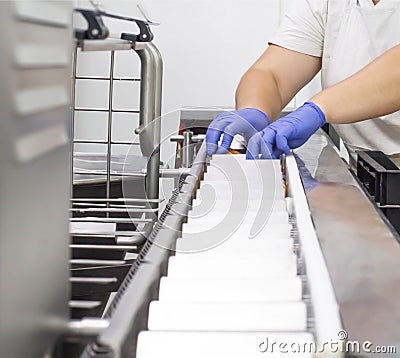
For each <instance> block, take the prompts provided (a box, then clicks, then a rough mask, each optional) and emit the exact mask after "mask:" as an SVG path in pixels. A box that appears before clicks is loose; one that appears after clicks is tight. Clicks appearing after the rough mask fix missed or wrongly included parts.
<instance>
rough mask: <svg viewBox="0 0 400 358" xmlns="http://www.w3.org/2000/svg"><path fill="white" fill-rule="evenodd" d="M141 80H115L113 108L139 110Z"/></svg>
mask: <svg viewBox="0 0 400 358" xmlns="http://www.w3.org/2000/svg"><path fill="white" fill-rule="evenodd" d="M139 93H140V82H137V81H135V82H131V81H114V96H113V109H119V110H139Z"/></svg>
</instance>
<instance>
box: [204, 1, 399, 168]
mask: <svg viewBox="0 0 400 358" xmlns="http://www.w3.org/2000/svg"><path fill="white" fill-rule="evenodd" d="M399 43H400V0H380V1H379V0H295V1H293V5H292V7H291V9H290V10H289V11H288V13H287V14H286V15H285V17H284V20H283V22H282V25H281V28H280V30H279V31H278V33H277V34H276V35H275V37H273V38H272V39H271V41H270V45H269V47H268V48H267V50H266V51H265V52H264V54H263V55H262V56H261V57H260V58H259V59H258V60H257V61H256V62H255V64H254V65H253V66H252V67H251V68H250V69H249V70H248V71H247V72H246V73H245V75H244V76H243V77H242V79H241V81H240V83H239V86H238V89H237V91H236V108H237V110H235V111H231V112H225V113H222V114H221V115H219V116H218V117H217V118H216V119H215V120H214V121H213V122H212V123H211V124H210V126H209V129H208V131H207V136H206V141H207V153H208V154H209V155H212V154H213V153H214V152H215V151H216V148H217V147H216V146H217V144H218V142H219V139H220V137H221V135H222V136H223V137H222V143H221V147H220V148H219V149H218V153H224V152H226V151H227V150H228V148H229V147H230V145H231V142H232V140H233V136H234V135H236V134H241V135H243V136H244V137H245V139H246V140H247V141H250V138H251V137H252V136H253V135H256V137H255V138H254V139H252V140H251V142H250V145H251V148H249V151H250V152H251V153H248V157H254V155H255V154H257V153H254V151H257V145H258V144H261V142H262V143H265V145H262V146H261V148H260V149H261V151H262V147H266V148H267V149H266V150H264V153H262V154H264V156H265V157H276V156H278V155H279V154H281V153H282V152H288V148H291V149H293V148H296V147H298V146H300V145H302V144H303V143H305V141H307V139H308V138H309V136H311V135H312V133H313V132H314V131H315V130H317V129H318V128H319V127H320V126H321V125H322V124H324V123H325V121H326V120H327V121H328V122H330V123H332V124H333V126H334V128H335V129H336V131H337V132H338V134H339V135H340V137H341V138H342V140H343V142H344V144H345V146H346V148H347V149H348V151H349V153H350V158H351V160H352V161H354V158H355V157H356V154H355V151H356V150H381V151H383V152H384V153H386V154H387V155H389V156H391V157H393V158H394V159H397V158H400V114H399V113H393V114H391V115H389V116H385V117H376V116H377V115H381V114H382V113H385V114H386V113H388V112H390V111H391V110H392V109H393V110H397V109H398V108H397V107H396V106H392V107H391V106H389V107H388V108H389V111H385V110H383V111H382V113H381V112H379V111H378V110H377V109H371V107H374V106H373V105H372V104H376V103H377V102H379V99H382V98H384V97H385V93H382V92H380V93H379V95H378V96H377V92H379V91H382V87H381V84H379V82H380V75H379V70H378V71H376V68H375V65H376V66H378V67H380V66H379V63H381V62H382V63H383V65H382V66H383V67H384V66H386V64H385V63H386V62H385V61H388V62H387V64H389V65H390V66H391V67H390V68H386V69H383V68H382V69H381V71H382V72H385V71H389V72H387V73H389V74H390V71H393V72H394V71H395V70H396V66H395V65H394V64H393V61H391V60H387V58H386V59H382V58H381V59H379V60H377V61H376V63H375V64H374V66H372V67H371V68H372V71H376V72H377V73H378V74H377V75H376V76H377V77H378V80H377V81H374V82H371V81H368V80H367V79H366V78H364V77H367V76H368V74H365V73H366V72H360V73H359V75H358V77H357V78H358V85H359V86H361V88H360V89H359V90H358V91H360V92H359V93H357V91H355V92H351V89H349V88H348V87H350V86H352V84H351V83H350V82H347V84H343V85H341V86H337V87H333V88H331V89H329V91H327V92H323V93H321V94H320V95H319V97H318V96H315V97H314V98H312V99H311V100H310V101H309V102H307V103H306V104H304V106H302V107H300V108H299V109H298V110H297V111H295V112H293V114H291V115H289V116H287V117H284V118H281V119H279V120H276V118H277V116H278V114H279V112H280V111H281V110H282V109H283V108H284V107H285V106H286V105H287V104H288V103H289V102H290V100H291V99H292V98H293V97H294V96H295V95H296V93H297V92H298V91H299V90H300V89H301V88H303V87H304V86H305V85H306V84H307V83H308V82H309V81H310V80H311V79H312V78H313V77H314V76H315V75H316V74H317V73H318V72H319V71H320V70H321V72H322V76H321V78H322V88H324V89H326V88H328V87H331V86H334V85H335V84H338V83H339V82H341V81H343V80H345V79H346V78H348V77H350V76H352V75H353V74H355V73H357V72H358V71H360V70H361V69H363V68H364V67H365V66H366V65H368V64H369V63H371V62H372V61H374V60H375V59H376V58H377V57H379V56H380V55H382V54H383V53H384V52H385V51H387V50H389V49H391V48H392V47H395V46H396V45H398V44H399ZM396 51H398V49H396V48H395V49H393V53H394V52H396ZM392 56H394V57H396V56H395V55H392ZM385 57H386V56H385ZM389 57H390V55H389ZM381 60H382V61H381ZM394 62H395V61H394ZM397 67H398V66H397ZM366 70H367V69H366ZM389 77H390V75H389ZM375 78H376V77H375ZM353 79H354V78H353ZM353 79H352V80H353ZM352 80H350V81H352ZM349 83H350V84H349ZM371 83H372V85H371ZM367 87H368V88H367ZM345 89H347V91H349V93H351V94H352V97H347V95H345V94H344V93H343V94H340V92H341V91H342V90H343V91H344V90H345ZM332 91H333V92H332ZM367 92H371V93H372V92H374V93H373V94H372V95H371V99H367V98H366V99H365V100H366V101H371V103H370V104H371V105H370V106H369V109H368V112H367V113H365V112H363V111H361V112H360V113H359V115H358V116H357V115H355V114H354V111H355V109H357V104H355V103H354V104H353V105H351V104H349V103H350V102H351V101H352V100H354V99H356V98H361V99H362V98H363V96H364V95H368V94H369V93H367ZM332 93H333V94H335V98H332V103H334V105H333V106H332V105H331V104H330V105H329V106H328V107H329V108H325V107H326V106H327V102H326V98H328V97H329V96H330V95H331V94H332ZM322 98H324V100H322V102H320V101H321V99H322ZM340 100H342V102H340ZM329 103H330V102H329ZM332 108H335V110H336V112H330V111H332ZM365 110H367V107H365ZM324 111H325V112H326V114H325V113H324ZM310 114H311V116H310ZM365 117H368V118H370V119H369V120H366V121H361V120H363V119H365ZM375 117H376V118H375ZM299 118H300V119H301V120H299ZM317 119H318V120H317ZM355 122H357V123H355ZM271 123H272V124H271ZM288 126H291V130H290V131H289V130H288V129H287V128H288ZM293 129H294V130H293ZM288 131H289V132H290V133H289V132H288ZM272 133H273V134H272ZM257 138H258V139H257ZM261 138H262V140H261ZM285 140H286V141H287V143H286V141H285ZM267 151H268V153H266V152H267ZM252 154H253V155H252Z"/></svg>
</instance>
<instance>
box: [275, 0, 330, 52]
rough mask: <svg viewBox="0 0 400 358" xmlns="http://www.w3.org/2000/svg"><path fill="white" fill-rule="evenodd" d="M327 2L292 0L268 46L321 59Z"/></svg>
mask: <svg viewBox="0 0 400 358" xmlns="http://www.w3.org/2000/svg"><path fill="white" fill-rule="evenodd" d="M327 3H328V0H293V2H292V5H291V8H290V9H289V11H288V12H287V13H286V14H285V16H284V18H283V21H282V24H281V26H280V28H279V30H278V33H277V34H276V35H275V36H274V37H273V38H272V39H271V40H270V41H269V43H270V44H274V45H277V46H281V47H284V48H287V49H289V50H293V51H297V52H301V53H304V54H307V55H311V56H316V57H322V52H323V47H324V36H325V27H326V17H327Z"/></svg>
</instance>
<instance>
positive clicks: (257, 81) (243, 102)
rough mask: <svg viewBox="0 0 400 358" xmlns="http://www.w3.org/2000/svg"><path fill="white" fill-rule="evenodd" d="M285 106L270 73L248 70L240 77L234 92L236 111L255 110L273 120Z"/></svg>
mask: <svg viewBox="0 0 400 358" xmlns="http://www.w3.org/2000/svg"><path fill="white" fill-rule="evenodd" d="M285 105H286V103H283V101H282V98H281V96H280V91H279V88H278V84H277V82H276V79H275V77H274V75H273V73H272V72H271V71H269V70H261V69H257V68H250V69H249V70H248V71H247V72H246V73H245V75H244V76H243V77H242V79H241V81H240V83H239V86H238V88H237V91H236V109H242V108H257V109H260V110H261V111H263V112H264V113H266V114H267V115H268V117H269V118H270V119H271V120H273V119H274V118H276V116H277V115H278V113H279V112H280V111H281V110H282V108H283V107H284V106H285Z"/></svg>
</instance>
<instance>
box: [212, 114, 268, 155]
mask: <svg viewBox="0 0 400 358" xmlns="http://www.w3.org/2000/svg"><path fill="white" fill-rule="evenodd" d="M269 123H270V121H269V118H268V116H267V115H266V114H265V113H264V112H262V111H260V110H259V109H255V108H244V109H239V110H237V111H231V112H224V113H221V114H220V115H219V116H217V118H215V119H214V120H213V121H212V122H211V124H210V125H209V127H208V130H207V134H206V143H207V154H208V155H209V156H211V155H213V154H214V153H215V151H216V150H217V146H218V141H219V139H220V138H221V135H222V134H223V138H222V143H221V147H220V148H219V149H218V154H223V153H226V152H227V151H228V149H229V148H230V146H231V143H232V140H233V137H234V136H235V135H236V134H240V135H242V136H243V137H244V138H245V139H246V140H247V141H248V140H249V139H250V138H251V137H252V136H253V135H254V134H255V133H257V132H258V131H260V130H262V129H263V128H265V126H267V125H268V124H269Z"/></svg>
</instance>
